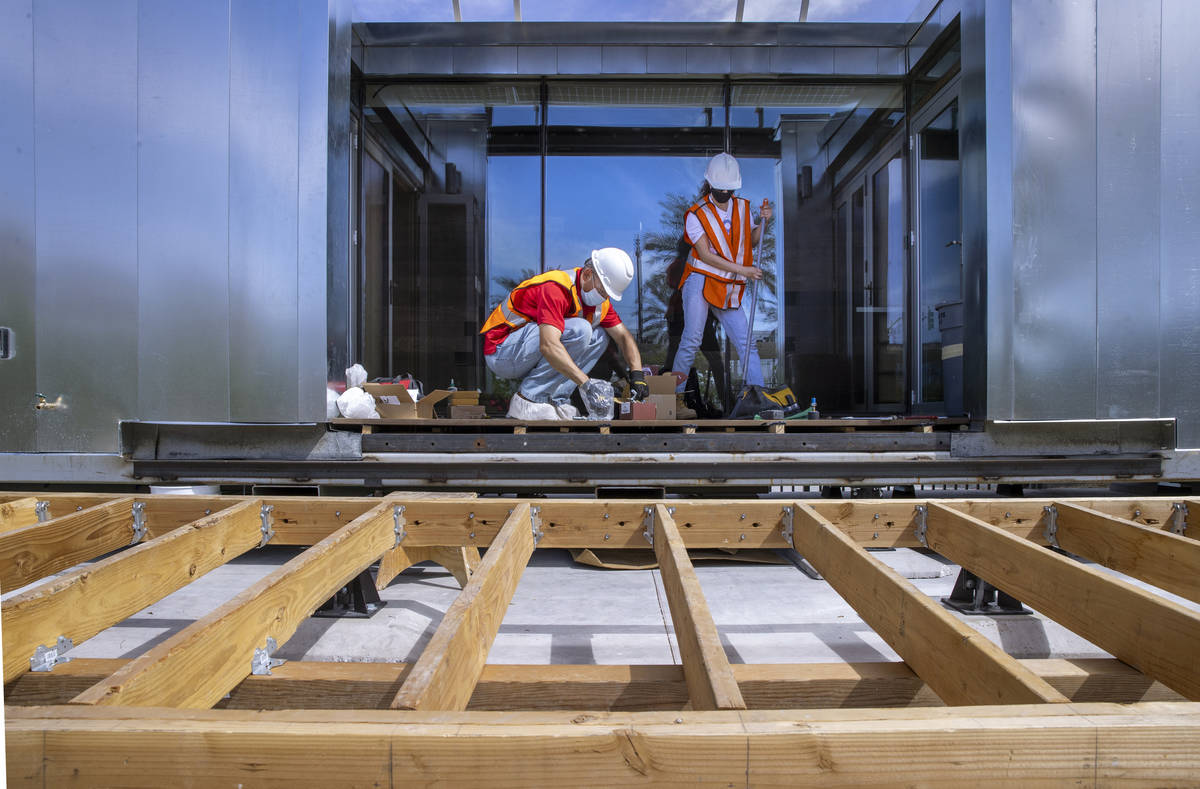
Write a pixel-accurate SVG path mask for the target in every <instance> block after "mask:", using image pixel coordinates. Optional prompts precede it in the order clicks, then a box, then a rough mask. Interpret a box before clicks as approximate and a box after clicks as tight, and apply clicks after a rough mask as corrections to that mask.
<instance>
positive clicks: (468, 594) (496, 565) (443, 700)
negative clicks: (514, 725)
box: [391, 503, 539, 710]
mask: <svg viewBox="0 0 1200 789" xmlns="http://www.w3.org/2000/svg"><path fill="white" fill-rule="evenodd" d="M538 527H539V522H538V519H537V513H536V512H534V511H533V510H532V508H531V507H530V506H529V504H527V503H521V504H517V505H516V506H515V507H513V508H512V512H511V513H510V514H509V515H508V519H507V520H506V521H505V524H504V527H503V528H502V529H500V533H499V534H498V535H497V536H496V539H495V541H494V542H492V544H491V547H489V548H488V551H487V555H486V556H484V557H483V561H482V562H480V564H479V567H478V568H477V570H476V572H475V574H474V575H473V576H472V577H471V579H470V580H469V581H468V582H467V585H466V587H465V588H464V589H463V590H462V592H461V593H460V594H459V596H458V597H457V598H455V600H454V602H453V603H451V604H450V608H449V609H447V611H446V615H445V616H444V617H442V622H441V624H440V625H438V629H437V631H436V632H435V633H434V634H433V638H431V639H430V641H429V644H428V645H426V647H425V650H424V651H423V652H422V653H421V657H420V658H418V659H417V662H416V664H415V665H414V666H413V669H412V672H410V673H409V675H408V678H407V679H406V680H405V681H404V684H403V685H402V686H401V687H400V690H399V691H398V692H397V693H396V697H395V698H394V699H392V703H391V707H392V708H393V709H406V710H465V709H466V708H467V702H469V701H470V700H471V694H472V693H473V692H474V691H475V683H476V682H478V681H479V676H480V674H481V673H482V671H483V667H484V664H485V663H487V655H488V652H489V651H490V650H491V648H492V642H493V641H495V639H496V634H497V633H498V632H499V631H500V623H501V622H502V621H503V620H504V612H505V611H507V610H508V604H509V603H510V602H511V601H512V597H513V594H514V593H515V592H516V591H517V584H518V583H519V582H520V580H521V574H522V573H523V572H524V571H525V565H526V564H528V562H529V557H530V556H532V555H533V549H534V545H535V544H536V543H535V538H534V532H535V531H536V530H538Z"/></svg>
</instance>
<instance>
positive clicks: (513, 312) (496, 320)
mask: <svg viewBox="0 0 1200 789" xmlns="http://www.w3.org/2000/svg"><path fill="white" fill-rule="evenodd" d="M578 277H579V269H578V268H575V269H571V270H570V271H563V270H561V269H552V270H550V271H547V272H545V273H544V274H538V275H537V276H536V277H530V278H529V279H527V280H525V281H524V282H522V283H521V284H520V285H517V287H515V288H513V290H512V292H511V293H509V294H508V296H507V298H505V299H504V301H502V302H500V304H499V305H498V306H497V307H496V309H494V310H492V314H491V315H489V316H488V319H487V320H486V321H485V322H484V324H483V328H482V329H480V330H479V333H480V334H486V333H488V332H489V331H491V330H492V329H494V328H496V327H497V326H500V325H507V326H508V327H509V328H511V329H519V328H521V327H522V326H524V325H525V324H527V323H529V321H530V320H531V319H530V317H529V316H528V315H525V314H523V313H521V312H518V311H517V308H516V307H515V306H513V296H514V295H516V293H517V291H519V290H524V289H525V288H531V287H534V286H536V285H542V284H545V283H547V282H555V283H557V284H559V285H562V286H563V287H564V288H566V289H567V292H569V293H570V294H571V314H570V315H567V316H565V317H566V318H577V317H579V315H580V314H582V313H583V303H582V302H581V301H580V300H579V293H578V291H576V289H575V281H576V280H577V279H578ZM611 306H612V305H611V304H610V303H609V301H608V299H605V300H604V302H603V303H602V304H601V305H600V306H599V307H597V308H596V309H595V311H593V313H592V320H591V324H592V328H595V327H597V326H599V325H600V322H601V321H603V320H604V318H605V317H606V316H607V315H608V311H609V309H610V308H611Z"/></svg>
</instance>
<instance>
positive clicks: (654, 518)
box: [647, 504, 746, 710]
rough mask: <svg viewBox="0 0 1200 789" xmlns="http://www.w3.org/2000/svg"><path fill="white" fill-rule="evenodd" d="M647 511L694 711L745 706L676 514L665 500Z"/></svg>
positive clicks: (734, 708)
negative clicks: (667, 505) (672, 512)
mask: <svg viewBox="0 0 1200 789" xmlns="http://www.w3.org/2000/svg"><path fill="white" fill-rule="evenodd" d="M648 509H649V510H650V511H649V513H647V520H648V523H649V524H651V526H652V531H653V534H652V539H651V542H652V543H654V556H655V558H656V559H658V571H659V573H660V575H661V576H662V582H663V588H664V589H665V590H666V593H667V603H668V605H669V606H670V609H671V623H672V624H673V625H674V626H675V641H676V642H677V643H678V644H679V658H680V662H682V663H683V676H684V678H685V679H686V680H687V687H688V695H689V696H690V697H691V700H692V709H697V710H744V709H746V701H745V699H743V698H742V692H741V690H739V689H738V684H737V680H736V679H734V676H733V669H731V668H730V667H729V657H728V656H727V655H726V654H725V648H724V647H723V646H722V645H721V634H720V633H719V632H718V631H717V625H716V623H715V622H713V618H712V613H711V612H710V611H709V610H708V603H707V602H706V601H705V599H704V591H703V590H702V589H701V588H700V579H699V578H697V577H696V570H695V568H694V567H692V562H691V560H690V559H688V555H687V548H686V547H685V546H684V544H683V538H682V537H680V536H679V529H678V527H676V525H675V520H674V519H673V518H672V517H671V513H670V512H669V511H668V510H667V508H666V506H665V505H663V504H655V505H653V506H652V507H651V508H648Z"/></svg>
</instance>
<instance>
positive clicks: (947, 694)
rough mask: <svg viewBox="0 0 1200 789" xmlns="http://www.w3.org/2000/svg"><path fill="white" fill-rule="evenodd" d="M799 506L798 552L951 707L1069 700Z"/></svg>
mask: <svg viewBox="0 0 1200 789" xmlns="http://www.w3.org/2000/svg"><path fill="white" fill-rule="evenodd" d="M793 507H794V509H793V512H794V518H793V540H794V542H795V548H796V550H797V551H798V552H799V553H800V554H801V555H803V556H804V558H805V559H807V560H808V561H810V562H811V563H812V564H813V566H814V567H816V568H817V571H818V572H820V573H821V575H822V576H823V577H824V578H825V580H826V581H828V582H829V584H830V586H832V587H833V588H834V590H835V591H836V592H837V593H838V594H839V595H841V596H842V597H843V598H844V599H845V600H846V602H848V603H849V604H850V606H851V607H852V608H853V609H854V610H855V611H856V612H857V613H858V615H859V616H860V617H862V620H863V621H864V622H866V623H867V624H868V625H870V626H871V629H872V630H874V631H875V632H876V633H878V634H879V637H880V638H882V639H883V640H884V641H886V642H887V644H888V646H890V647H891V648H892V649H894V650H896V653H897V654H898V655H900V657H902V658H903V659H904V661H905V662H906V663H907V664H908V665H909V667H910V668H911V669H912V670H913V671H915V672H916V673H917V675H918V676H920V677H921V679H923V680H925V682H926V683H928V685H929V686H930V687H931V688H933V691H934V692H935V693H937V695H938V696H940V697H941V698H942V700H943V701H945V702H946V703H947V704H951V705H955V704H959V705H968V704H1037V703H1041V702H1048V701H1049V702H1065V701H1067V700H1068V699H1067V697H1066V696H1064V695H1063V694H1061V693H1059V692H1058V691H1057V690H1055V689H1054V688H1053V687H1051V686H1050V685H1049V684H1048V683H1047V682H1046V681H1045V680H1043V679H1041V678H1040V677H1038V676H1037V675H1036V674H1034V673H1033V672H1032V671H1030V670H1029V669H1027V668H1025V667H1023V666H1022V665H1021V664H1020V663H1018V662H1017V661H1016V660H1015V659H1013V658H1011V657H1009V656H1008V655H1006V654H1005V653H1004V650H1002V649H1000V648H999V647H998V646H996V645H995V644H993V643H992V642H991V641H989V640H988V639H987V638H986V637H985V636H984V635H982V634H981V633H979V632H978V631H977V630H975V629H974V628H972V627H969V626H967V625H965V624H963V623H962V622H961V621H959V620H958V619H957V618H956V617H955V616H954V615H953V614H951V613H949V612H948V611H946V609H944V608H942V607H941V606H940V605H938V604H937V603H936V602H934V601H933V600H932V599H930V598H929V597H927V596H925V594H923V593H922V592H920V591H919V590H918V589H917V588H916V587H914V586H913V585H912V584H911V583H909V582H908V581H906V580H905V579H904V578H902V577H901V576H900V574H899V573H897V572H896V571H895V570H893V569H892V568H890V567H888V566H887V565H886V564H884V563H883V562H881V561H879V560H878V559H876V558H875V557H874V556H872V555H871V554H869V553H867V551H866V549H865V548H863V547H862V546H861V545H859V544H858V543H857V542H855V541H854V540H852V539H851V538H850V537H848V536H846V535H845V534H844V533H842V531H841V530H839V529H837V528H835V527H834V526H833V525H832V524H831V523H830V522H829V521H827V520H825V519H824V518H822V517H821V516H820V515H818V514H817V513H816V511H815V510H813V508H812V507H809V506H808V505H806V504H803V503H796V504H794V505H793Z"/></svg>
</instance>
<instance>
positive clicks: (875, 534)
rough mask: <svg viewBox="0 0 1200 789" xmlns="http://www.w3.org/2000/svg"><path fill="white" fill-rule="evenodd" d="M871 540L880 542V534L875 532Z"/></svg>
mask: <svg viewBox="0 0 1200 789" xmlns="http://www.w3.org/2000/svg"><path fill="white" fill-rule="evenodd" d="M871 539H872V540H878V539H879V532H875V533H874V534H873V535H871Z"/></svg>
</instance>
